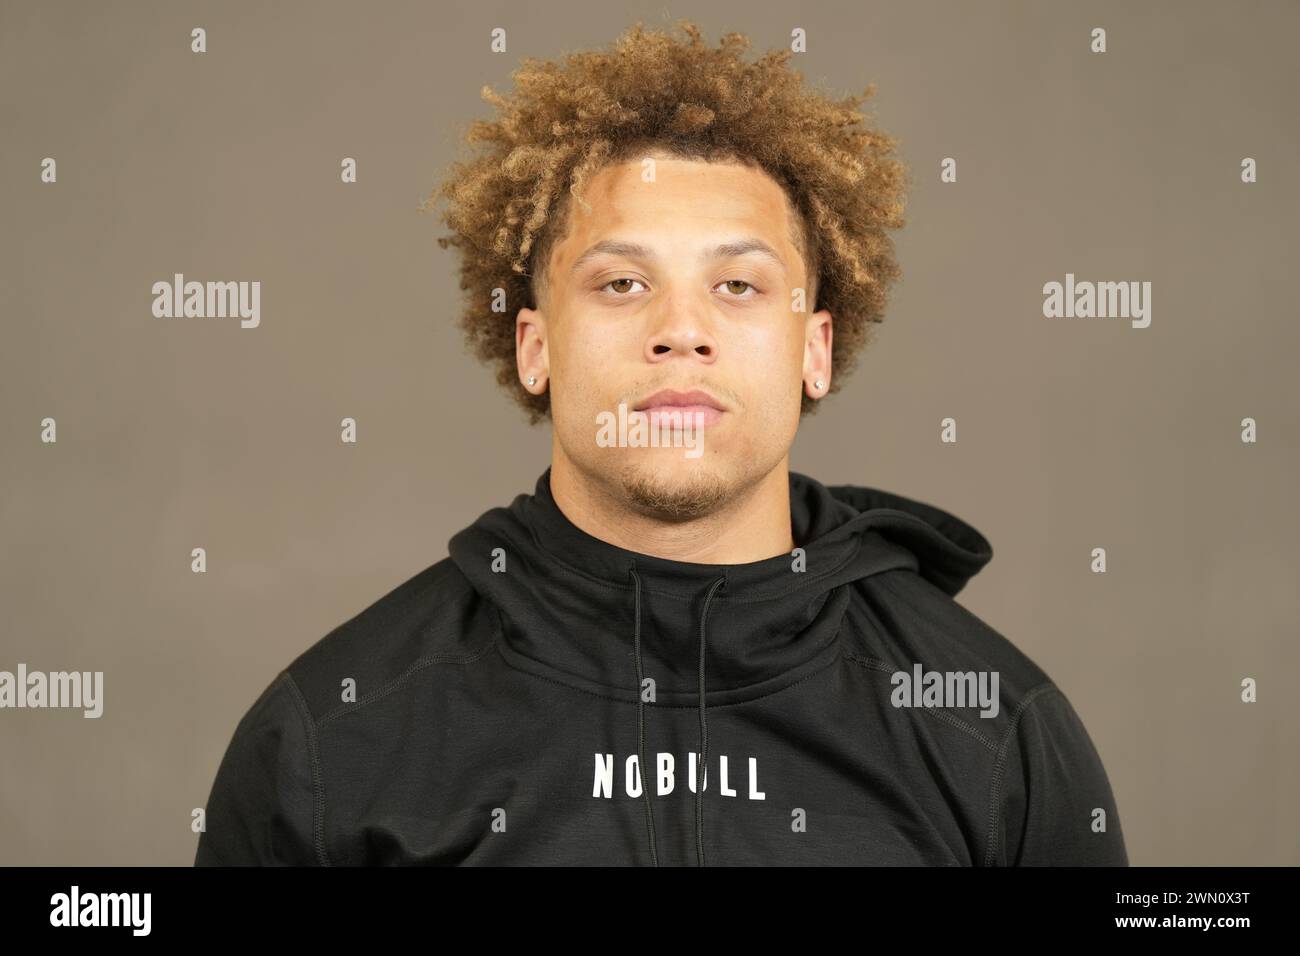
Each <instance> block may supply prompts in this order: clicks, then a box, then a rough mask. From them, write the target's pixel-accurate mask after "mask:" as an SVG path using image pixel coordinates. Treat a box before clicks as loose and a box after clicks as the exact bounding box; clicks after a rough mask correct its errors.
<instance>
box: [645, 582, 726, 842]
mask: <svg viewBox="0 0 1300 956" xmlns="http://www.w3.org/2000/svg"><path fill="white" fill-rule="evenodd" d="M628 574H629V575H631V577H632V584H633V595H634V597H633V604H634V609H635V611H634V616H635V625H634V629H633V633H632V645H633V651H634V656H635V658H636V687H637V691H636V701H637V705H636V725H637V772H638V773H639V774H640V777H641V796H642V797H643V798H644V800H645V811H646V833H647V836H648V840H649V844H650V859H651V860H652V861H653V863H654V865H655V866H658V865H659V848H658V841H657V840H656V839H655V813H654V806H653V804H652V802H651V800H650V774H649V773H648V772H647V770H646V762H645V696H644V693H645V692H644V687H643V683H644V681H645V675H644V674H643V672H642V664H641V576H640V575H639V574H637V573H636V562H635V561H633V562H632V564H631V566H630V567H629V568H628ZM726 583H727V575H726V572H723V574H722V576H721V577H720V578H718V579H717V580H716V581H714V582H713V585H712V586H711V587H710V588H709V593H708V594H707V595H706V596H705V598H704V610H703V611H702V612H701V613H700V667H699V678H700V683H699V693H698V697H697V699H698V701H699V705H700V749H699V755H700V762H699V765H698V767H697V770H698V771H699V772H698V773H697V774H696V776H697V778H698V779H697V781H696V787H695V858H696V862H697V864H698V865H699V866H704V865H705V863H704V785H705V783H706V782H707V781H706V768H707V766H708V746H709V735H708V726H707V724H706V722H705V710H706V709H707V708H708V704H707V703H706V702H705V699H704V641H705V626H706V624H707V622H708V619H709V605H710V604H711V603H713V596H714V594H716V593H717V591H718V589H719V588H721V587H724V586H725V585H726Z"/></svg>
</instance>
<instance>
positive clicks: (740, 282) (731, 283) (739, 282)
mask: <svg viewBox="0 0 1300 956" xmlns="http://www.w3.org/2000/svg"><path fill="white" fill-rule="evenodd" d="M718 285H725V286H728V287H730V289H729V291H731V292H732V293H733V294H732V295H731V296H730V298H732V299H752V298H754V295H758V290H757V289H755V288H754V286H752V285H750V283H748V282H746V281H745V280H744V279H726V280H724V281H722V282H719V283H718ZM735 286H741V287H742V288H741V290H740V291H737V290H736V289H735V288H734V287H735ZM745 289H750V290H752V291H753V293H754V295H745V294H744V290H745Z"/></svg>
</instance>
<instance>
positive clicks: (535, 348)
mask: <svg viewBox="0 0 1300 956" xmlns="http://www.w3.org/2000/svg"><path fill="white" fill-rule="evenodd" d="M515 365H516V366H518V369H519V381H520V382H522V383H523V386H524V388H526V389H528V391H530V392H532V393H533V394H534V395H540V394H542V392H544V391H546V377H547V372H548V371H549V369H550V359H549V357H548V356H547V353H546V316H544V315H543V314H542V313H541V312H539V311H538V310H536V309H528V308H523V309H520V310H519V314H518V315H517V316H516V317H515ZM530 378H531V379H533V382H532V384H531V385H530V384H529V382H528V380H529V379H530Z"/></svg>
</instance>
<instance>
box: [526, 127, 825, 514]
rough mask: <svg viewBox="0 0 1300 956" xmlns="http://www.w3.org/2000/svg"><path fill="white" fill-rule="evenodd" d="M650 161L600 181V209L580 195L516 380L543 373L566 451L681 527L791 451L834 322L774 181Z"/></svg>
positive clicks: (556, 250)
mask: <svg viewBox="0 0 1300 956" xmlns="http://www.w3.org/2000/svg"><path fill="white" fill-rule="evenodd" d="M647 157H648V158H650V159H652V160H653V166H651V165H650V164H648V163H646V162H645V159H646V157H639V156H638V157H636V158H635V159H633V160H630V161H628V162H623V163H618V164H613V165H610V166H607V167H605V168H604V169H602V170H601V171H600V172H599V173H597V174H596V175H595V176H593V177H591V178H589V179H588V181H587V183H586V188H585V189H584V191H583V198H584V199H585V200H586V202H587V203H588V204H589V206H590V207H591V208H590V209H589V210H588V209H586V208H584V207H582V206H581V204H579V203H577V202H576V200H575V199H574V198H573V197H571V196H569V197H568V200H569V202H570V208H569V211H568V231H567V234H566V235H565V236H564V237H563V238H562V239H560V240H559V241H557V242H556V243H555V244H554V245H553V246H552V248H551V251H550V256H549V261H548V263H547V271H546V293H545V297H544V301H543V302H540V303H539V308H538V309H536V310H534V309H521V310H520V312H519V315H518V317H517V320H516V354H517V358H518V365H519V375H520V380H521V381H523V382H525V383H527V380H528V377H529V376H530V375H531V376H535V377H536V383H535V384H534V385H531V386H529V385H527V384H525V387H527V388H529V389H530V391H533V392H534V393H538V394H540V393H541V392H542V391H543V390H546V389H549V390H550V393H551V394H550V403H551V418H552V422H553V428H554V431H553V434H554V448H553V454H554V455H555V456H557V458H559V457H563V458H565V459H567V463H569V464H571V465H572V466H573V468H574V469H576V470H577V471H580V472H581V473H582V474H583V475H584V477H585V478H587V479H588V480H589V481H591V482H595V483H596V484H597V485H599V486H600V487H602V488H604V489H605V490H606V491H607V492H608V493H610V494H612V495H614V496H616V497H617V498H618V499H621V500H623V501H624V502H626V504H627V505H628V506H629V507H631V508H634V509H636V510H638V511H640V512H642V513H645V514H651V515H654V516H657V517H659V518H662V519H665V520H686V519H689V518H694V517H699V516H701V515H704V514H708V513H710V512H712V511H714V510H716V509H717V508H719V507H721V506H723V505H725V504H726V503H727V502H728V501H731V500H733V499H735V498H736V497H737V496H739V495H742V494H743V493H744V492H745V490H746V489H748V488H751V487H753V486H754V485H755V484H756V483H757V482H758V481H760V480H761V479H762V478H763V477H764V476H766V475H768V474H769V473H771V471H772V470H773V469H774V468H776V467H777V466H778V465H780V464H781V463H782V462H784V461H786V456H787V453H788V451H789V448H790V445H791V444H792V442H793V441H794V436H795V432H796V430H797V428H798V424H799V412H800V401H801V397H802V395H803V393H804V392H805V391H806V392H807V394H808V395H810V396H812V397H813V398H820V397H821V396H822V395H825V394H826V393H827V391H828V389H829V386H830V365H831V362H830V357H831V316H830V314H829V313H828V312H825V311H822V312H818V313H815V314H811V313H810V312H809V311H808V309H810V308H811V307H812V304H813V303H812V302H811V301H810V300H808V299H807V297H806V296H804V295H799V296H796V290H807V289H808V288H809V277H808V276H807V275H806V273H805V263H804V261H803V259H802V257H801V256H800V254H799V251H798V247H797V246H796V237H797V235H798V232H797V229H798V226H797V221H796V219H795V218H794V215H795V214H794V211H793V209H792V207H791V206H790V204H789V201H788V199H787V197H786V195H785V193H784V191H783V190H782V188H781V187H780V185H779V184H778V183H777V182H776V181H775V180H773V179H772V178H771V177H770V176H768V175H767V174H766V173H765V172H762V171H761V170H758V169H754V168H751V167H749V166H745V165H742V164H739V163H731V162H727V163H722V162H705V161H702V160H694V159H682V158H677V157H672V156H670V155H667V154H664V153H659V152H651V153H648V154H647ZM566 195H567V194H566ZM817 381H820V382H821V383H822V387H821V388H816V387H815V382H817ZM665 390H666V391H668V392H669V393H670V394H667V395H658V396H657V393H661V392H664V391H665ZM673 393H675V394H673ZM682 393H698V394H695V395H685V394H682ZM620 405H623V406H624V407H625V411H624V413H623V415H622V416H620V409H619V406H620ZM624 422H625V423H626V425H625V426H624V425H623V424H622V423H624ZM700 423H702V427H697V426H698V425H699V424H700ZM638 424H640V426H641V427H640V428H639V429H638V428H637V425H638ZM652 435H653V436H657V441H653V440H652ZM611 439H612V441H611ZM655 444H657V445H658V447H654V445H655Z"/></svg>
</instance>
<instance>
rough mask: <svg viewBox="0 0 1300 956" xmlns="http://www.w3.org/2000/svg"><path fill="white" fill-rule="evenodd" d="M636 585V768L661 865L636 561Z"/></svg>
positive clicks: (653, 846) (653, 853) (656, 859)
mask: <svg viewBox="0 0 1300 956" xmlns="http://www.w3.org/2000/svg"><path fill="white" fill-rule="evenodd" d="M628 573H630V574H631V575H632V583H633V585H634V586H635V591H634V594H635V598H634V601H635V608H636V625H635V630H634V631H633V632H632V645H633V648H634V650H635V654H636V754H637V756H636V759H637V764H636V770H637V773H638V774H640V776H641V795H642V796H643V797H644V798H645V824H646V830H647V833H648V834H649V840H650V859H651V860H652V861H653V863H654V865H655V866H658V865H659V848H658V845H657V842H656V840H655V811H654V807H653V806H652V805H651V803H650V779H649V774H647V773H646V770H645V676H644V675H643V674H642V673H641V576H640V575H639V574H637V573H636V562H633V563H632V567H631V568H629V569H628Z"/></svg>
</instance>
